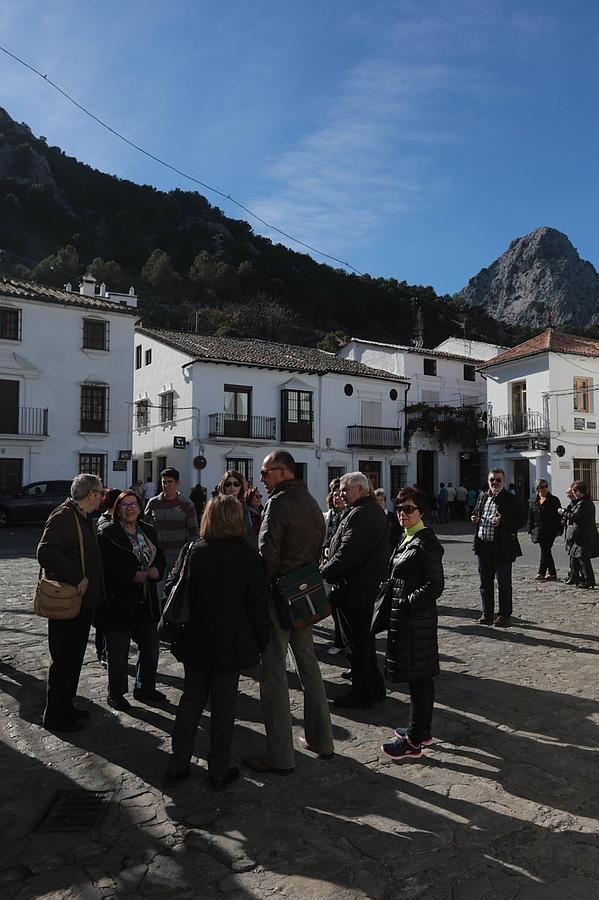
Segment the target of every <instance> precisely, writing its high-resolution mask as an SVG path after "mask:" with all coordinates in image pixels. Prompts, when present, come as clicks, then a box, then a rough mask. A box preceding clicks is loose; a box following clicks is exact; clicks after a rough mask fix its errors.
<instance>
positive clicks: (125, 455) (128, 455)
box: [119, 450, 131, 459]
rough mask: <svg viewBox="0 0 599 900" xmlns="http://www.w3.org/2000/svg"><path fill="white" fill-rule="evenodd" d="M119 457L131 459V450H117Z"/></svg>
mask: <svg viewBox="0 0 599 900" xmlns="http://www.w3.org/2000/svg"><path fill="white" fill-rule="evenodd" d="M119 459H131V451H130V450H119Z"/></svg>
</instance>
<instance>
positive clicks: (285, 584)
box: [273, 563, 331, 630]
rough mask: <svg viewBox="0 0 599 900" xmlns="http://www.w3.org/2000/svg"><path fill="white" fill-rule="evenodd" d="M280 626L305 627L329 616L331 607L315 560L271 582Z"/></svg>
mask: <svg viewBox="0 0 599 900" xmlns="http://www.w3.org/2000/svg"><path fill="white" fill-rule="evenodd" d="M273 597H274V600H275V606H276V609H277V615H278V617H279V624H280V625H281V628H286V629H288V630H291V629H292V628H307V627H308V626H310V625H315V624H316V622H320V620H321V619H326V618H327V616H330V615H331V607H330V604H329V601H328V598H327V595H326V592H325V589H324V584H323V582H322V577H321V575H320V571H319V569H318V565H317V564H316V563H309V564H308V565H307V566H303V567H302V568H301V569H297V570H296V571H295V572H290V573H289V574H288V575H281V576H280V577H279V578H277V580H276V582H275V584H274V585H273Z"/></svg>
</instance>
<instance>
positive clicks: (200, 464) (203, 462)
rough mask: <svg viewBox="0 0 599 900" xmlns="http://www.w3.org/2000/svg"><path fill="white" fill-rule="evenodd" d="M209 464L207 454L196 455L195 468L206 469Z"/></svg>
mask: <svg viewBox="0 0 599 900" xmlns="http://www.w3.org/2000/svg"><path fill="white" fill-rule="evenodd" d="M207 465H208V460H207V459H206V457H205V456H196V457H195V459H194V461H193V467H194V469H205V468H206V466H207Z"/></svg>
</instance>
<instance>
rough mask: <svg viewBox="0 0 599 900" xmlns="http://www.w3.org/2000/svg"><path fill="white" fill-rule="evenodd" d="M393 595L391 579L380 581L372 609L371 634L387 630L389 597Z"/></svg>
mask: <svg viewBox="0 0 599 900" xmlns="http://www.w3.org/2000/svg"><path fill="white" fill-rule="evenodd" d="M392 596H393V581H392V580H391V578H389V580H388V581H381V589H380V591H379V592H378V594H377V597H376V600H375V601H374V609H373V611H372V623H371V625H370V632H371V634H380V633H381V632H382V631H388V630H389V625H390V622H391V597H392Z"/></svg>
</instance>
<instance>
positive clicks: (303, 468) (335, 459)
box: [133, 327, 408, 505]
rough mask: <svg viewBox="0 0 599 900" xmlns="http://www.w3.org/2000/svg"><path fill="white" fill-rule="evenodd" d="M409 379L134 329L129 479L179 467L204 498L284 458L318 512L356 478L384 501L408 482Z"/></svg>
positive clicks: (304, 350) (274, 348) (244, 344)
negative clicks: (230, 479) (267, 459)
mask: <svg viewBox="0 0 599 900" xmlns="http://www.w3.org/2000/svg"><path fill="white" fill-rule="evenodd" d="M407 387H408V382H407V379H405V378H403V377H400V376H393V375H389V373H388V372H384V371H382V370H380V369H379V370H377V369H371V368H368V367H367V366H364V365H362V364H361V363H358V362H352V361H350V360H345V359H340V358H339V357H337V356H336V355H335V354H332V353H325V352H323V351H320V350H315V349H312V348H309V347H295V346H291V345H288V344H277V343H274V342H268V341H261V340H251V339H243V340H241V339H237V338H229V337H219V336H215V335H212V336H206V335H197V334H187V333H183V332H174V331H163V330H156V329H148V328H143V327H139V328H138V329H137V333H136V341H135V388H134V399H135V408H134V423H133V424H134V433H133V451H134V471H133V477H134V478H135V477H139V478H143V480H144V481H146V480H153V481H154V483H156V486H157V487H159V485H158V482H159V473H160V471H161V469H163V468H165V467H166V466H174V467H175V468H176V469H178V470H179V472H180V474H181V491H182V492H183V493H185V494H187V493H189V491H190V489H191V487H192V486H194V485H195V484H198V483H201V484H202V485H203V486H205V487H206V488H207V491H208V496H210V493H211V492H212V490H213V489H214V487H215V485H216V484H217V483H218V481H219V480H220V478H221V476H222V474H223V472H225V471H226V470H227V469H235V470H237V471H239V472H240V473H241V474H243V475H245V477H246V478H247V479H248V481H249V482H250V483H253V484H259V470H260V464H261V462H262V460H263V458H264V456H265V455H266V454H267V453H268V452H269V451H270V450H272V449H274V448H276V447H283V448H284V449H286V450H288V451H289V452H290V453H291V454H292V456H293V457H294V459H295V460H296V462H297V464H298V477H300V478H303V479H305V481H306V483H307V485H308V488H309V490H310V491H311V493H312V494H313V495H314V496H315V497H316V499H317V500H318V501H319V503H321V505H324V500H325V497H326V494H327V490H328V483H329V480H330V479H331V478H332V477H334V476H337V475H339V474H341V473H343V472H350V471H354V470H358V469H359V470H361V471H362V472H364V473H365V474H366V475H368V476H369V477H370V478H371V479H372V481H373V483H374V485H375V487H377V486H382V487H384V488H385V489H386V490H387V493H388V494H389V492H391V491H393V490H396V489H397V487H398V486H399V484H400V483H405V478H406V465H407V458H406V454H405V451H403V450H402V449H401V445H402V428H403V417H404V394H405V391H406V390H407Z"/></svg>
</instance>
